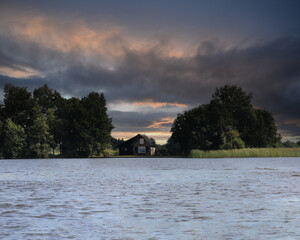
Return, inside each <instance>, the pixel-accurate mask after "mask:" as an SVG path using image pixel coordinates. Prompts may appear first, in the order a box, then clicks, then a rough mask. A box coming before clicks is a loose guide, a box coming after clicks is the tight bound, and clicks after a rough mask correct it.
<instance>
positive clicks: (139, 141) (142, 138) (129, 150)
mask: <svg viewBox="0 0 300 240" xmlns="http://www.w3.org/2000/svg"><path fill="white" fill-rule="evenodd" d="M119 154H120V155H150V156H153V155H155V146H154V143H153V142H152V141H151V139H149V138H148V137H147V136H146V135H141V134H138V135H136V136H135V137H133V138H130V139H129V140H127V141H125V142H123V143H121V144H120V145H119Z"/></svg>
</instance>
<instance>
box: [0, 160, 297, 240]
mask: <svg viewBox="0 0 300 240" xmlns="http://www.w3.org/2000/svg"><path fill="white" fill-rule="evenodd" d="M299 229H300V158H281V159H46V160H2V161H0V239H62V238H63V239H172V240H173V239H300V230H299Z"/></svg>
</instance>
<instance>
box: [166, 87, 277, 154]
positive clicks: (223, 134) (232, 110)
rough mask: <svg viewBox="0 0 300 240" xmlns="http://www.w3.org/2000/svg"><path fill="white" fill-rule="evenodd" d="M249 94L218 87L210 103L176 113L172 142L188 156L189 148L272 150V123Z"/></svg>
mask: <svg viewBox="0 0 300 240" xmlns="http://www.w3.org/2000/svg"><path fill="white" fill-rule="evenodd" d="M251 100H252V95H251V94H247V93H246V92H244V91H243V90H242V89H241V88H239V87H237V86H228V85H226V86H224V87H222V88H217V89H216V91H215V93H214V94H213V96H212V100H211V101H210V103H209V104H204V105H201V106H199V107H197V108H194V109H191V110H189V111H186V112H184V114H179V115H178V116H177V118H176V119H175V121H174V123H173V126H172V129H171V132H172V137H171V139H172V141H174V142H175V143H178V144H179V145H180V148H181V150H182V151H183V152H184V153H185V154H187V153H188V152H189V151H190V150H191V149H203V150H209V149H224V148H225V149H231V148H243V147H245V146H246V147H269V146H270V147H275V146H277V143H278V141H279V139H280V138H279V136H278V135H277V129H276V126H275V121H274V118H273V116H272V114H271V113H269V112H267V111H266V110H260V109H255V108H254V107H253V105H252V104H251Z"/></svg>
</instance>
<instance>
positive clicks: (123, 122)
mask: <svg viewBox="0 0 300 240" xmlns="http://www.w3.org/2000/svg"><path fill="white" fill-rule="evenodd" d="M108 114H109V116H110V117H112V119H113V125H115V126H117V129H116V130H117V131H124V132H143V131H145V130H147V131H153V129H152V128H148V129H147V127H149V126H150V125H151V124H153V122H155V121H157V119H161V118H164V117H169V115H170V114H168V113H139V112H121V111H109V112H108ZM168 126H169V125H168ZM165 131H169V129H166V130H165Z"/></svg>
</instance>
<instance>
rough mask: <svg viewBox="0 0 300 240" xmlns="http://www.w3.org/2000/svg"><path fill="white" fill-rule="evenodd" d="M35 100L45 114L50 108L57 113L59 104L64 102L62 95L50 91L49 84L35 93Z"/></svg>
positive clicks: (37, 89)
mask: <svg viewBox="0 0 300 240" xmlns="http://www.w3.org/2000/svg"><path fill="white" fill-rule="evenodd" d="M33 99H34V101H35V102H36V104H37V105H38V106H39V107H40V108H41V112H42V113H44V114H45V113H47V111H48V109H50V108H51V109H53V110H54V111H56V109H57V107H58V105H59V103H60V102H61V101H62V97H61V95H60V93H59V92H57V91H53V90H52V89H50V88H49V87H48V85H47V84H45V85H44V86H42V87H40V88H36V89H35V90H34V91H33Z"/></svg>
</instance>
